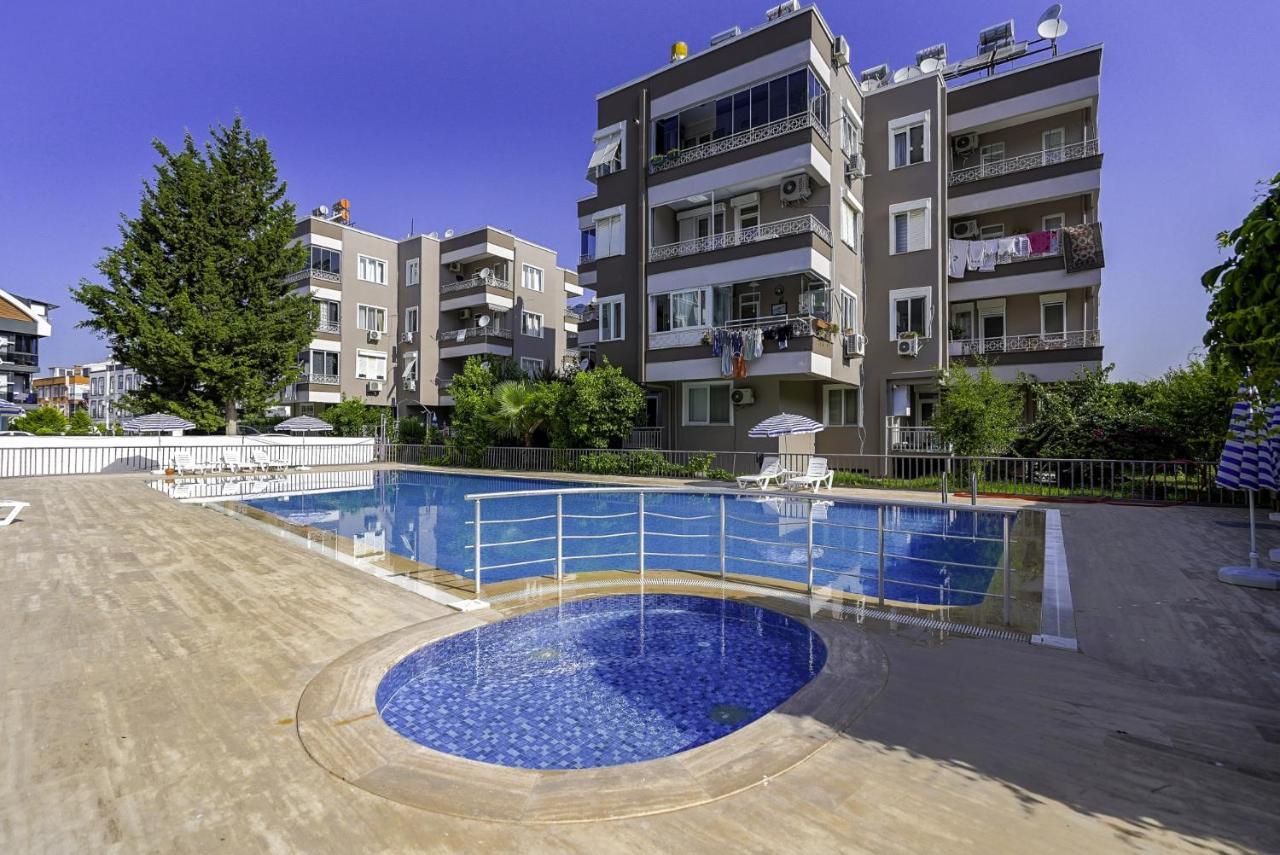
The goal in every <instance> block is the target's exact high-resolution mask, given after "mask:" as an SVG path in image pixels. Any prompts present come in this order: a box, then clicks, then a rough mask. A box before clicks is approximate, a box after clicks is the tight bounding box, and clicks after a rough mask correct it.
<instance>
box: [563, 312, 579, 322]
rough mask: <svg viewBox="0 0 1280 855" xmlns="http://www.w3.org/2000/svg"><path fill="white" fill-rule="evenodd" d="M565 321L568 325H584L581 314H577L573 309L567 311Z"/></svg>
mask: <svg viewBox="0 0 1280 855" xmlns="http://www.w3.org/2000/svg"><path fill="white" fill-rule="evenodd" d="M564 319H565V321H566V322H567V323H570V324H579V323H582V320H583V317H582V315H580V314H579V313H577V312H575V311H574V310H573V309H565V310H564Z"/></svg>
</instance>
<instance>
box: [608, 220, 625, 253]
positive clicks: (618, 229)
mask: <svg viewBox="0 0 1280 855" xmlns="http://www.w3.org/2000/svg"><path fill="white" fill-rule="evenodd" d="M609 231H610V233H611V234H610V236H609V248H610V250H611V252H612V254H613V255H622V254H623V252H624V250H623V246H624V244H623V240H622V217H614V218H613V219H612V220H610V221H609Z"/></svg>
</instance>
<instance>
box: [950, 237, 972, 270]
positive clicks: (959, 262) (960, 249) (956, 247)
mask: <svg viewBox="0 0 1280 855" xmlns="http://www.w3.org/2000/svg"><path fill="white" fill-rule="evenodd" d="M968 266H969V242H968V241H967V240H952V241H951V242H950V243H948V244H947V274H948V275H949V276H950V277H951V278H952V279H963V278H964V270H965V268H966V267H968Z"/></svg>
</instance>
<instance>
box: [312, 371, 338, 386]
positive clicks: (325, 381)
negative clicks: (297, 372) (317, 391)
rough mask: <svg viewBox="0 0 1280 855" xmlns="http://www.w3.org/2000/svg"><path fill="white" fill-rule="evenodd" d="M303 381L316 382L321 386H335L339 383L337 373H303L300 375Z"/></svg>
mask: <svg viewBox="0 0 1280 855" xmlns="http://www.w3.org/2000/svg"><path fill="white" fill-rule="evenodd" d="M302 379H303V382H304V383H317V384H320V385H322V386H337V385H338V384H339V383H341V382H342V381H341V379H339V377H338V375H337V374H315V373H311V374H304V375H302Z"/></svg>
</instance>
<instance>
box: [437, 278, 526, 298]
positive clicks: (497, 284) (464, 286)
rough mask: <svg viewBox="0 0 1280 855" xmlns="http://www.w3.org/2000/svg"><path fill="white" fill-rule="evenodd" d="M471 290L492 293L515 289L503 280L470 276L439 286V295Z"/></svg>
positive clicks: (513, 290)
mask: <svg viewBox="0 0 1280 855" xmlns="http://www.w3.org/2000/svg"><path fill="white" fill-rule="evenodd" d="M471 288H485V289H488V290H494V291H511V292H513V293H514V292H515V289H514V288H512V287H511V283H510V282H508V281H506V280H505V279H498V278H497V277H496V276H472V277H471V278H470V279H463V280H461V281H460V282H446V283H444V284H442V285H441V286H440V293H441V294H452V293H454V292H456V291H467V290H470V289H471Z"/></svg>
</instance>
